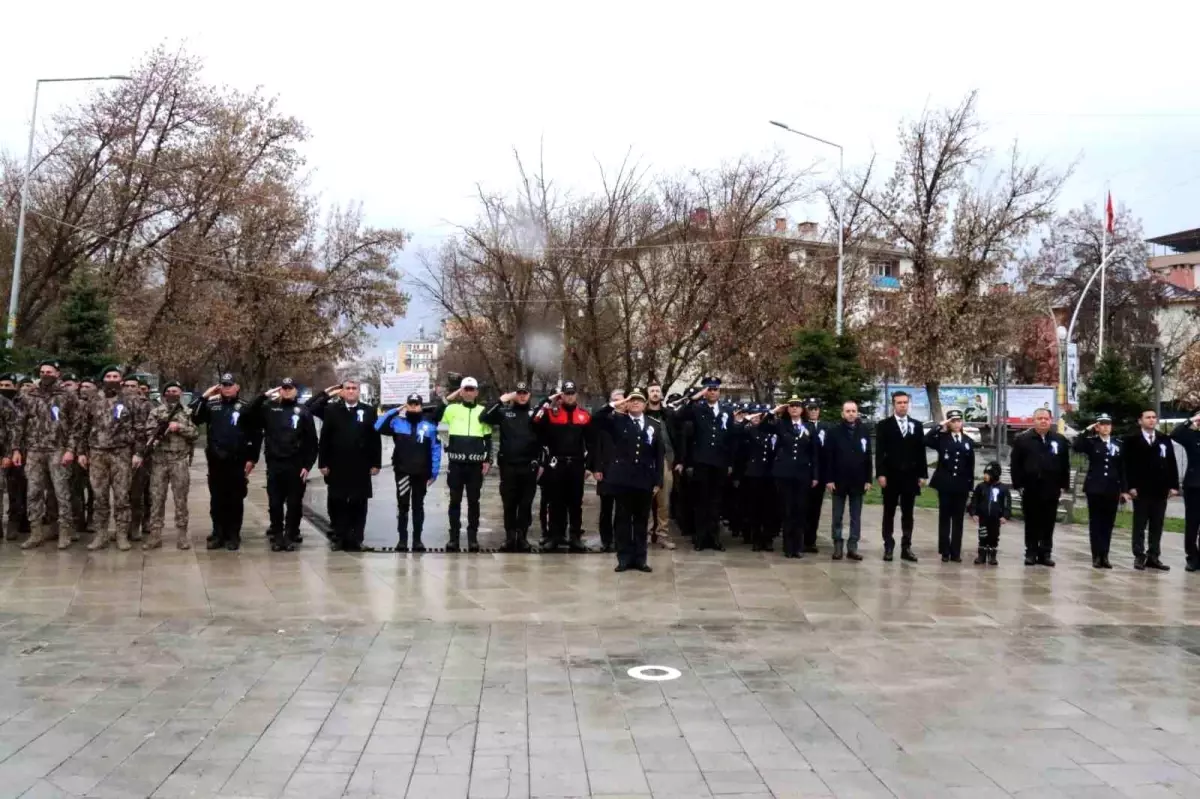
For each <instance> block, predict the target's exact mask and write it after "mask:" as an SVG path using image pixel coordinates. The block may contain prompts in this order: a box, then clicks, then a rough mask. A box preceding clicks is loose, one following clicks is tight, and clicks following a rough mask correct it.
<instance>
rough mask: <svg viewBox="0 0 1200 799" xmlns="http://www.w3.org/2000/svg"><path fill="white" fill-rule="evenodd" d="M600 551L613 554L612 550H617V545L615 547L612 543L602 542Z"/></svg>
mask: <svg viewBox="0 0 1200 799" xmlns="http://www.w3.org/2000/svg"><path fill="white" fill-rule="evenodd" d="M600 551H601V552H606V553H609V554H611V553H612V552H614V551H616V547H614V546H613V545H612V544H601V546H600Z"/></svg>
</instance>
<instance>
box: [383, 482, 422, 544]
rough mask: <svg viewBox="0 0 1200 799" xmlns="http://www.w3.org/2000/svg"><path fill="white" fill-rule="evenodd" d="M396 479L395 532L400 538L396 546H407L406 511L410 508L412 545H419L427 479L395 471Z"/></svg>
mask: <svg viewBox="0 0 1200 799" xmlns="http://www.w3.org/2000/svg"><path fill="white" fill-rule="evenodd" d="M392 474H393V475H394V476H395V478H396V532H397V533H398V534H399V536H400V541H399V544H398V546H408V511H409V508H410V507H411V508H412V543H413V546H414V547H415V546H418V545H420V543H421V531H422V530H424V529H425V492H426V490H427V489H428V486H427V485H426V483H427V481H428V480H429V477H428V476H427V475H423V474H406V473H405V472H399V471H395V470H394V469H393V472H392Z"/></svg>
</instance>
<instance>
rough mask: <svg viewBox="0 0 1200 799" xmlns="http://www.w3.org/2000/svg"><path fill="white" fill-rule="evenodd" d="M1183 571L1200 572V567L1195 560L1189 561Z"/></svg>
mask: <svg viewBox="0 0 1200 799" xmlns="http://www.w3.org/2000/svg"><path fill="white" fill-rule="evenodd" d="M1183 570H1184V571H1185V572H1194V571H1200V565H1197V564H1196V561H1194V560H1189V561H1188V562H1187V565H1186V566H1184V567H1183Z"/></svg>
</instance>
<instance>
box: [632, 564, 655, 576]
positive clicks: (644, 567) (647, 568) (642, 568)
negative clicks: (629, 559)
mask: <svg viewBox="0 0 1200 799" xmlns="http://www.w3.org/2000/svg"><path fill="white" fill-rule="evenodd" d="M633 568H635V569H637V570H638V571H640V572H644V573H646V574H649V573H650V572H652V571H654V569H652V568H650V565H649V564H646V563H643V564H642V565H641V566H634V567H633Z"/></svg>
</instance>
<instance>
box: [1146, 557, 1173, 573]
mask: <svg viewBox="0 0 1200 799" xmlns="http://www.w3.org/2000/svg"><path fill="white" fill-rule="evenodd" d="M1146 567H1147V568H1150V569H1154V570H1155V571H1160V572H1169V571H1171V567H1170V566H1168V565H1167V564H1165V563H1163V562H1162V561H1161V560H1159V559H1158V558H1147V559H1146Z"/></svg>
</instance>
